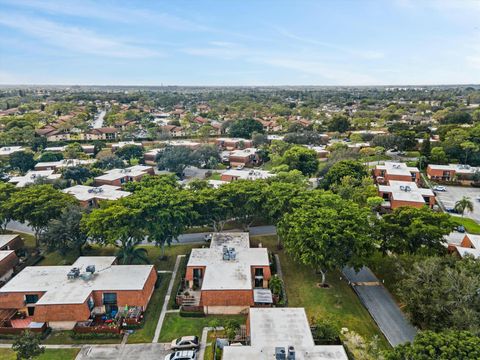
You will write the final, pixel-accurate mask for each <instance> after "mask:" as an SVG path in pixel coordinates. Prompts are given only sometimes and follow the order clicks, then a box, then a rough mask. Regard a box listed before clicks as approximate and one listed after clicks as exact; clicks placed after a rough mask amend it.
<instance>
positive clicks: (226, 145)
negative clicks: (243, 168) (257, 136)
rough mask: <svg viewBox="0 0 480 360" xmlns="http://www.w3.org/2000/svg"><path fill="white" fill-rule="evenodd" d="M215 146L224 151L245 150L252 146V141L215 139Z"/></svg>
mask: <svg viewBox="0 0 480 360" xmlns="http://www.w3.org/2000/svg"><path fill="white" fill-rule="evenodd" d="M215 145H217V146H218V147H220V148H221V149H225V150H235V149H245V148H249V147H252V146H253V141H252V140H248V139H241V138H217V139H215Z"/></svg>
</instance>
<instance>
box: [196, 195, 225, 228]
mask: <svg viewBox="0 0 480 360" xmlns="http://www.w3.org/2000/svg"><path fill="white" fill-rule="evenodd" d="M231 205H232V204H231V203H230V202H229V201H228V199H227V198H226V197H224V196H223V192H220V191H218V189H213V188H203V189H200V190H198V191H194V193H193V210H194V211H195V212H196V213H197V214H198V217H197V218H196V222H195V224H196V225H212V227H213V231H214V232H220V231H223V227H224V226H225V223H226V222H227V221H228V220H230V219H231V218H232V216H233V215H232V213H233V210H232V206H231Z"/></svg>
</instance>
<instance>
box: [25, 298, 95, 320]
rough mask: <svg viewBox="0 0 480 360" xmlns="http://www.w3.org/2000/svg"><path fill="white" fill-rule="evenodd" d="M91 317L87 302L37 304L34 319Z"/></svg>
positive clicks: (82, 318) (81, 318) (83, 318)
mask: <svg viewBox="0 0 480 360" xmlns="http://www.w3.org/2000/svg"><path fill="white" fill-rule="evenodd" d="M89 317H90V309H89V308H88V305H87V302H86V301H85V302H84V303H82V304H59V305H36V306H35V313H34V314H33V320H34V321H37V322H50V321H85V320H88V318H89Z"/></svg>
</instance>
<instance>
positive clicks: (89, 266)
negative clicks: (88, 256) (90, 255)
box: [85, 265, 95, 274]
mask: <svg viewBox="0 0 480 360" xmlns="http://www.w3.org/2000/svg"><path fill="white" fill-rule="evenodd" d="M85 271H86V272H88V273H91V274H93V273H94V272H95V265H87V268H86V269H85Z"/></svg>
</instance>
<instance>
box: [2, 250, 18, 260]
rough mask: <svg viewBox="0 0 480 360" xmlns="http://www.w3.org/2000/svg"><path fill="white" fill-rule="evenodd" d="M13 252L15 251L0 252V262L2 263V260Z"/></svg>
mask: <svg viewBox="0 0 480 360" xmlns="http://www.w3.org/2000/svg"><path fill="white" fill-rule="evenodd" d="M14 252H15V250H0V262H2V261H3V260H4V259H6V258H7V257H8V256H10V255H11V254H12V253H14Z"/></svg>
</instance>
